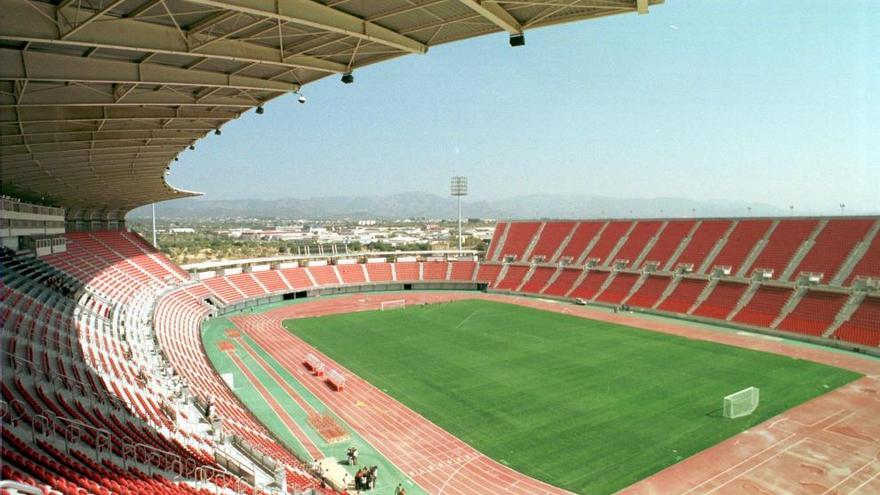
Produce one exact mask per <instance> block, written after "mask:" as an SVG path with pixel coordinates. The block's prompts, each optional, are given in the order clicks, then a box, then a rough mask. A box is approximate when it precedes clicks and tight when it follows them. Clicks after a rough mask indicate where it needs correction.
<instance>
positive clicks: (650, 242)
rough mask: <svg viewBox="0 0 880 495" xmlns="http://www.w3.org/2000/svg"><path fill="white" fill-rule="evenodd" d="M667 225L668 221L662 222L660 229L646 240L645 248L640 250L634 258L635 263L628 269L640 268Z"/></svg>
mask: <svg viewBox="0 0 880 495" xmlns="http://www.w3.org/2000/svg"><path fill="white" fill-rule="evenodd" d="M667 225H669V222H668V221H665V222H663V223H662V224H661V225H660V228H659V229H657V232H655V233H654V236H653V237H651V238H650V239H648V242H647V244H645V248H644V249H642V252H641V253H639V255H638V256H637V257H636V259H635V261H633V262H632V263H631V264H630V267H631V268H633V269H638V268H639V267H640V266H642V262H644V261H645V258H646V257H647V256H648V253H650V252H651V249H652V248H653V247H654V244H657V239H659V238H660V234H662V233H663V231H664V230H666V226H667Z"/></svg>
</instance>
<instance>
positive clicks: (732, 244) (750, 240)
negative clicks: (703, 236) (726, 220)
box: [712, 220, 773, 275]
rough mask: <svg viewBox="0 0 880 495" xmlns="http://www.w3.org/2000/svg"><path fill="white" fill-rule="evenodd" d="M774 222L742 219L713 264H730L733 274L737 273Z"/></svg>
mask: <svg viewBox="0 0 880 495" xmlns="http://www.w3.org/2000/svg"><path fill="white" fill-rule="evenodd" d="M772 224H773V222H772V221H771V220H740V221H739V223H737V224H736V227H734V228H733V232H731V233H730V235H729V236H728V237H727V242H725V243H724V247H722V248H721V251H719V252H718V256H716V257H715V259H714V260H712V266H729V267H730V268H731V269H730V273H731V275H736V273H737V272H738V271H739V269H740V267H741V265H742V263H743V262H744V261H745V260H746V257H747V256H748V255H749V253H750V252H751V251H752V249H754V248H755V246H756V245H757V244H758V241H760V240H761V238H763V237H764V234H766V233H767V229H769V228H770V226H771V225H772Z"/></svg>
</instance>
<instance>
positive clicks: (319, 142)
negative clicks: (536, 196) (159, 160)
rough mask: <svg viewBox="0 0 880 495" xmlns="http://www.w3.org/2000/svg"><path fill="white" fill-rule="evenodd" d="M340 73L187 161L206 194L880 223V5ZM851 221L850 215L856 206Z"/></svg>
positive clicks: (758, 12)
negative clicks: (719, 206)
mask: <svg viewBox="0 0 880 495" xmlns="http://www.w3.org/2000/svg"><path fill="white" fill-rule="evenodd" d="M526 40H527V44H526V46H525V47H522V48H516V49H514V48H510V47H509V46H508V45H507V39H506V35H502V34H497V35H490V36H485V37H482V38H477V39H473V40H466V41H462V42H457V43H452V44H449V45H442V46H437V47H433V48H432V49H431V50H430V52H429V53H428V54H427V55H424V56H415V55H411V56H407V57H403V58H400V59H396V60H393V61H389V62H384V63H381V64H377V65H374V66H370V67H367V68H364V69H362V70H358V71H356V72H355V83H354V84H351V85H343V84H342V83H341V82H339V79H338V77H336V76H333V77H330V78H326V79H323V80H321V81H318V82H316V83H313V84H310V85H307V86H306V87H305V89H304V93H305V95H306V96H307V97H308V103H307V104H305V105H299V104H298V103H297V102H296V97H295V95H287V96H284V97H282V98H280V99H276V100H274V101H272V102H271V103H270V104H269V105H267V107H266V112H265V114H264V115H262V116H258V115H255V114H254V113H253V112H249V113H248V114H246V115H244V116H243V117H242V118H241V119H239V120H237V121H235V122H232V123H230V124H228V125H226V126H225V127H224V129H223V135H222V136H220V137H216V136H213V135H209V136H208V137H207V138H205V139H204V140H202V141H201V142H200V143H198V145H197V147H196V150H195V151H187V152H186V153H184V154H182V155H181V157H180V161H179V162H178V163H176V164H175V166H174V167H173V168H172V173H171V175H170V176H169V182H170V183H171V184H173V185H175V186H178V187H182V188H184V189H192V190H198V191H203V192H205V193H206V194H207V196H208V197H209V198H213V199H233V198H258V197H262V198H278V197H289V196H293V197H314V196H328V195H354V194H370V195H372V194H389V193H397V192H404V191H426V192H434V193H437V194H446V193H447V192H448V181H449V176H451V175H458V174H461V175H467V176H469V178H470V189H471V195H472V197H471V199H472V200H477V199H500V198H504V197H509V196H513V195H517V194H528V193H552V192H559V193H584V194H596V195H610V196H619V197H644V198H651V197H682V198H689V199H696V200H707V199H714V198H721V199H730V200H742V201H754V202H763V203H768V204H772V205H776V206H782V207H787V205H789V204H794V205H796V207H797V209H798V210H799V211H811V210H812V211H818V210H834V209H836V207H837V204H838V203H840V202H841V201H845V202H846V203H847V204H848V205H849V207H851V208H852V211H856V210H860V211H874V212H877V211H880V5H878V4H877V3H876V2H873V1H870V0H863V1H856V0H840V1H831V0H827V1H806V2H804V1H803V0H801V1H798V2H795V1H790V0H772V1H760V0H749V1H746V0H739V1H734V0H688V1H683V0H667V3H666V4H664V5H660V6H655V7H653V8H652V9H651V13H650V14H649V15H645V16H636V15H624V16H616V17H609V18H604V19H599V20H594V21H587V22H581V23H576V24H571V25H562V26H555V27H550V28H542V29H536V30H534V31H527V34H526ZM849 207H848V209H849Z"/></svg>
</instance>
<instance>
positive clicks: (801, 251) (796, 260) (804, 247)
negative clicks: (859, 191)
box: [777, 219, 828, 282]
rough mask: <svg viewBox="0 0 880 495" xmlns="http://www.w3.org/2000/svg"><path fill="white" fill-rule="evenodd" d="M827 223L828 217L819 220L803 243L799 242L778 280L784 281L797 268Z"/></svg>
mask: <svg viewBox="0 0 880 495" xmlns="http://www.w3.org/2000/svg"><path fill="white" fill-rule="evenodd" d="M827 224H828V219H824V220H820V221H819V225H817V226H816V228H815V229H813V232H812V233H810V237H808V238H807V240H805V241H804V243H803V244H801V246H800V247H799V248H798V250H797V251H795V253H794V256H792V257H791V261H789V262H788V265H786V267H785V270H783V271H782V275H781V276H780V277H779V278H778V279H777V280H779V281H780V282H785V281H787V280H788V279H789V278H790V277H791V275H792V272H794V271H795V269H797V267H798V265H800V264H801V261H803V260H804V258H805V257H806V256H807V253H809V252H810V249H812V248H813V245H814V244H816V236H818V235H819V232H822V229H824V228H825V226H826V225H827Z"/></svg>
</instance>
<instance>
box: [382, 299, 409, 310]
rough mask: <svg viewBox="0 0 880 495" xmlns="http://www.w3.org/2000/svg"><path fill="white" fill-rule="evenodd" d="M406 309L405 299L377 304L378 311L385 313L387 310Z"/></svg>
mask: <svg viewBox="0 0 880 495" xmlns="http://www.w3.org/2000/svg"><path fill="white" fill-rule="evenodd" d="M403 308H406V300H405V299H395V300H393V301H382V302H381V303H379V309H380V310H381V311H385V310H387V309H403Z"/></svg>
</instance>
